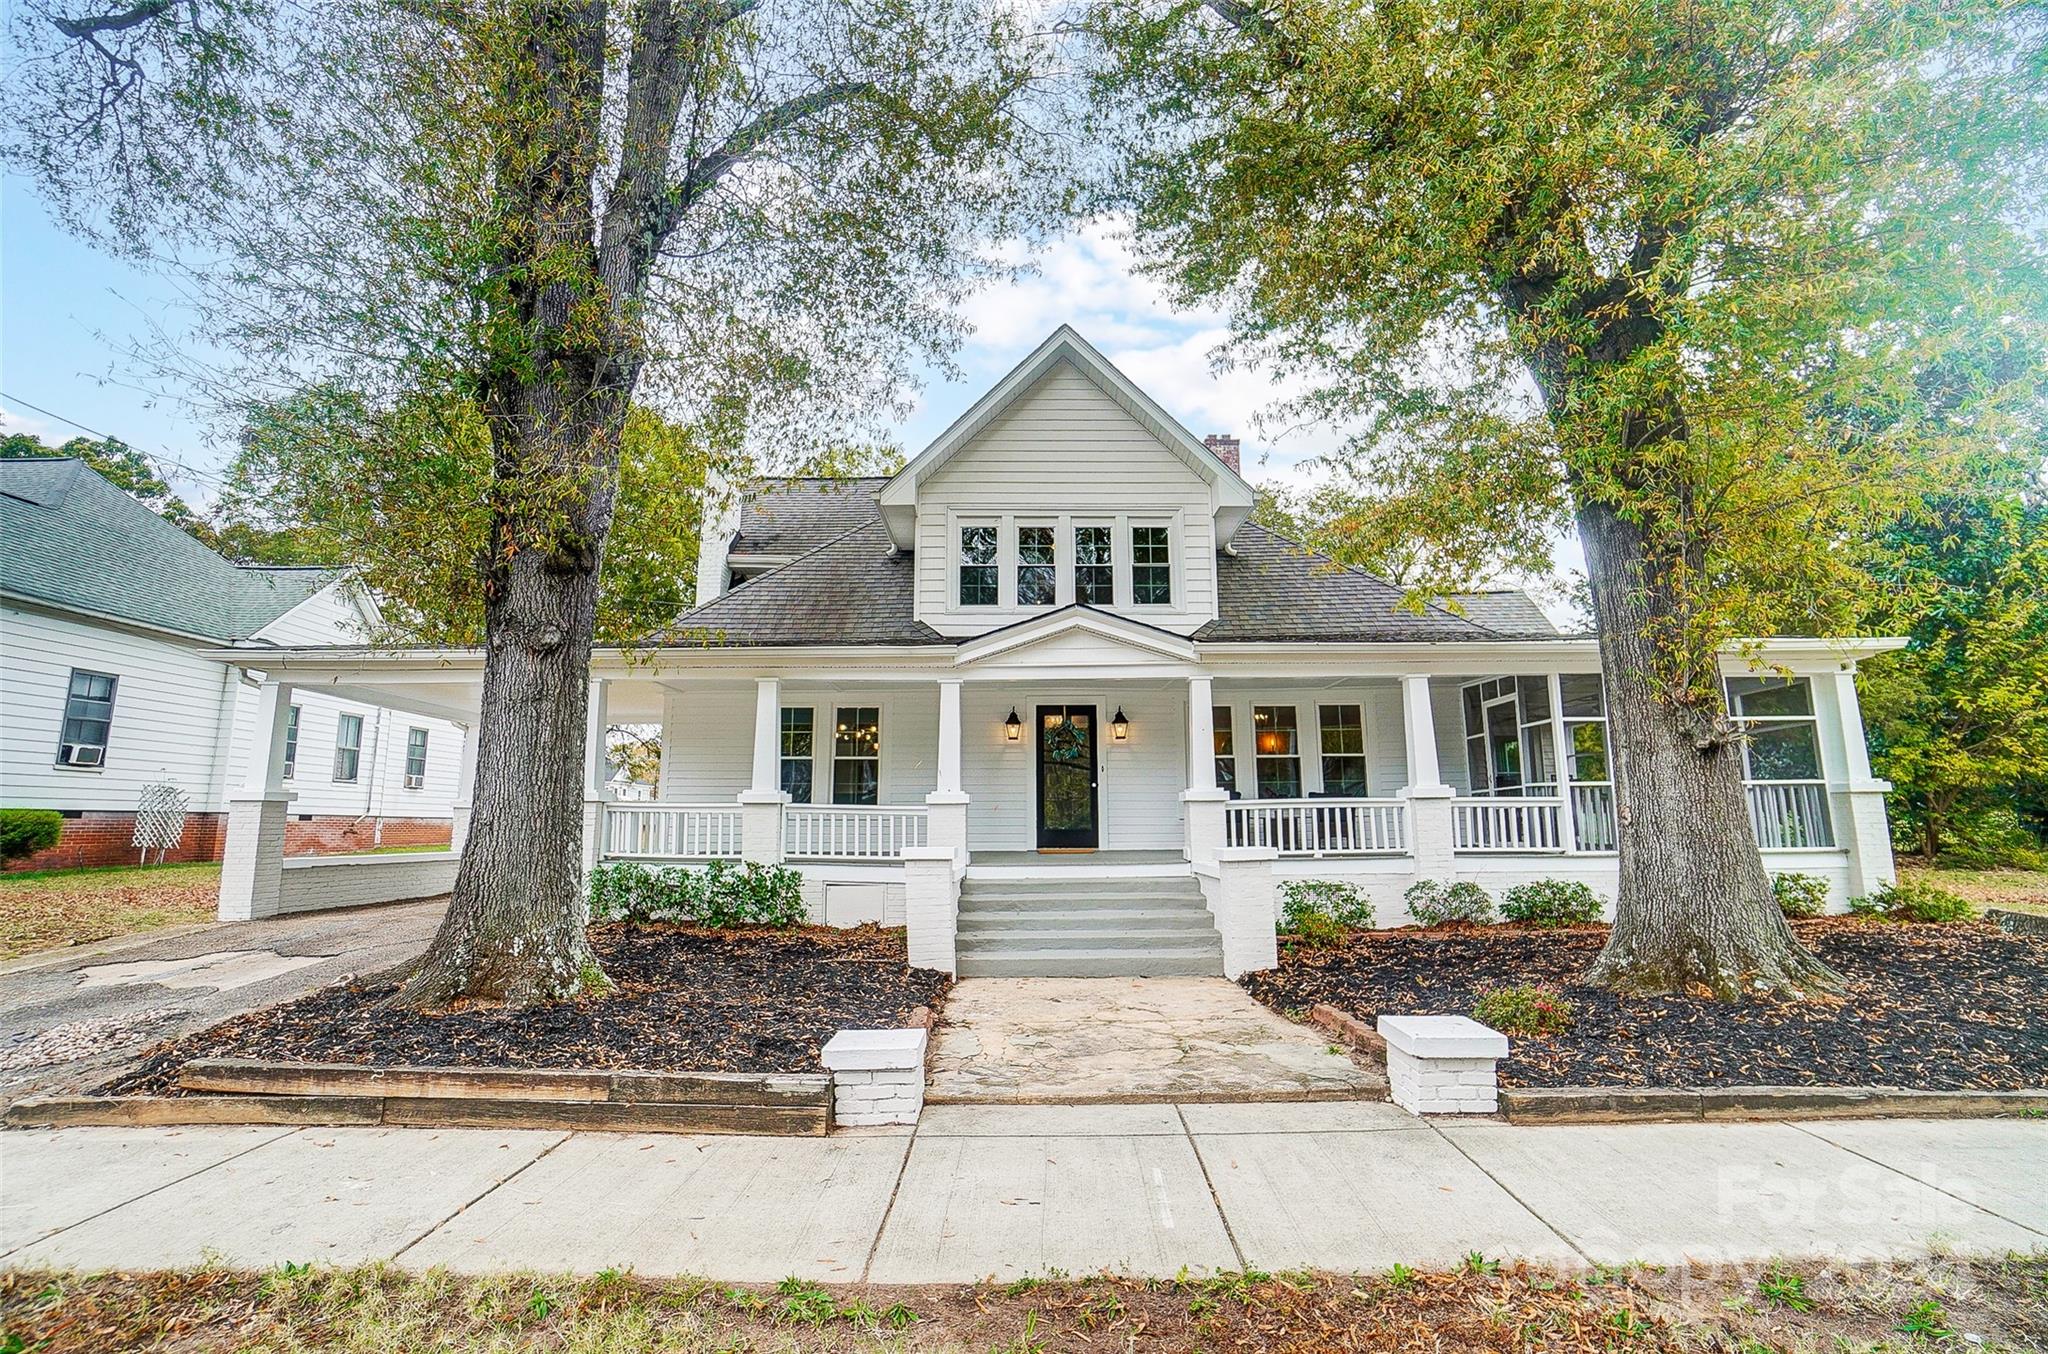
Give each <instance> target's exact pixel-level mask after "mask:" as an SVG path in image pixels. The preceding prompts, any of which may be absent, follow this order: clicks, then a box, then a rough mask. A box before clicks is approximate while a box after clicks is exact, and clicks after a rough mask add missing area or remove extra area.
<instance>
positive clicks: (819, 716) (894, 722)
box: [661, 683, 939, 806]
mask: <svg viewBox="0 0 2048 1354" xmlns="http://www.w3.org/2000/svg"><path fill="white" fill-rule="evenodd" d="M782 705H783V707H784V708H785V709H794V708H796V707H798V706H803V707H807V708H809V709H811V710H813V711H815V712H816V713H815V714H814V716H813V723H812V727H813V728H814V729H815V731H816V737H815V739H814V741H813V763H812V768H811V784H812V786H813V787H814V791H815V793H814V798H813V800H812V802H813V803H817V804H829V803H831V802H832V724H833V719H834V716H835V714H836V712H837V711H838V710H839V709H841V708H842V707H862V706H873V707H875V708H877V709H879V710H880V712H881V716H880V717H881V722H882V747H881V790H880V798H881V802H882V803H884V804H897V805H913V806H914V805H921V804H923V803H924V797H925V796H926V795H928V794H930V793H931V792H932V790H933V789H934V788H935V787H936V786H937V784H938V748H939V694H938V688H937V686H936V685H915V686H910V685H884V686H874V687H866V688H863V687H855V686H843V687H837V686H835V687H831V688H824V687H816V686H809V687H806V686H799V685H794V684H790V683H785V684H784V685H783V688H782ZM753 769H754V688H753V687H752V686H747V687H692V688H689V689H687V690H682V691H671V692H670V693H669V696H668V703H667V710H666V717H665V723H664V727H663V732H662V754H661V798H662V799H663V800H664V801H666V802H669V803H675V804H720V803H730V802H731V801H732V800H734V799H735V798H737V797H738V796H739V794H740V792H741V791H743V790H745V789H746V788H747V786H748V785H749V784H751V783H752V781H753Z"/></svg>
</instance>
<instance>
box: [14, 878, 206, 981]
mask: <svg viewBox="0 0 2048 1354" xmlns="http://www.w3.org/2000/svg"><path fill="white" fill-rule="evenodd" d="M219 887H220V864H219V862H218V861H212V862H206V863H202V864H198V865H148V866H117V867H113V868H110V869H103V870H37V871H33V872H30V873H25V874H7V875H0V959H11V958H13V957H14V956H16V955H19V954H27V953H29V952H31V951H33V950H47V949H51V948H53V947H55V946H58V945H83V944H85V943H86V942H88V941H94V940H105V939H107V938H108V937H110V936H125V935H132V934H133V933H135V932H138V931H154V930H156V929H157V928H159V927H164V926H181V925H185V924H187V923H190V922H201V921H212V920H213V917H214V905H215V904H214V894H215V893H216V892H217V891H218V889H219Z"/></svg>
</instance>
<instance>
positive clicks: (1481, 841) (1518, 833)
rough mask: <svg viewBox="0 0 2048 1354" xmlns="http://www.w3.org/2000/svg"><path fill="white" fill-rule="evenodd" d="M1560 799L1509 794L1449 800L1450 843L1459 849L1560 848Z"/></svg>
mask: <svg viewBox="0 0 2048 1354" xmlns="http://www.w3.org/2000/svg"><path fill="white" fill-rule="evenodd" d="M1563 809H1564V801H1562V800H1559V799H1531V798H1527V797H1522V798H1517V797H1514V796H1511V795H1502V796H1498V797H1491V796H1489V797H1473V798H1467V799H1453V800H1452V801H1451V845H1452V847H1453V848H1454V849H1455V850H1459V851H1562V850H1564V834H1563V833H1562V832H1561V831H1560V830H1559V827H1558V820H1559V818H1560V816H1561V814H1562V811H1563Z"/></svg>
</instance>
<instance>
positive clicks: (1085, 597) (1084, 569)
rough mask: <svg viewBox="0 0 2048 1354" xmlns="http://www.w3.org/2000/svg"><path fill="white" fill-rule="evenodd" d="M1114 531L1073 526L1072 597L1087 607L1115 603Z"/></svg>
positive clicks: (1106, 528)
mask: <svg viewBox="0 0 2048 1354" xmlns="http://www.w3.org/2000/svg"><path fill="white" fill-rule="evenodd" d="M1115 539H1116V532H1115V531H1113V530H1112V529H1111V528H1109V527H1075V528H1074V600H1075V601H1077V602H1085V603H1087V604H1088V605H1089V606H1103V607H1106V606H1114V605H1116V547H1115V546H1114V545H1113V544H1112V542H1113V541H1114V540H1115Z"/></svg>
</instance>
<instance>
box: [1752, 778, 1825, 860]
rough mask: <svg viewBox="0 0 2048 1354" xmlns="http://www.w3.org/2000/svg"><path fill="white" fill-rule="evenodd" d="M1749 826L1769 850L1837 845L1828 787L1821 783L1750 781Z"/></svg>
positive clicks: (1759, 844)
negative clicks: (1829, 806) (1829, 807)
mask: <svg viewBox="0 0 2048 1354" xmlns="http://www.w3.org/2000/svg"><path fill="white" fill-rule="evenodd" d="M1748 791H1749V825H1750V827H1752V828H1753V829H1755V831H1756V844H1757V845H1758V846H1759V847H1761V848H1762V849H1763V850H1766V851H1782V850H1792V851H1796V850H1801V849H1805V848H1812V847H1829V846H1833V845H1834V844H1835V824H1834V819H1833V817H1832V816H1831V815H1830V814H1829V813H1828V787H1827V782H1826V781H1820V780H1779V781H1754V780H1753V781H1750V782H1748Z"/></svg>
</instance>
